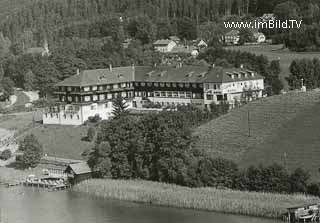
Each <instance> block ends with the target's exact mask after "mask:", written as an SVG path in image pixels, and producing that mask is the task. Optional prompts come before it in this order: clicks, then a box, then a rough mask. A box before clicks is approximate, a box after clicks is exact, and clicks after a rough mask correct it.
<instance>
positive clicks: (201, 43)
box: [197, 39, 208, 49]
mask: <svg viewBox="0 0 320 223" xmlns="http://www.w3.org/2000/svg"><path fill="white" fill-rule="evenodd" d="M197 47H199V48H200V49H203V48H207V47H208V44H207V43H206V42H205V41H204V40H203V39H200V40H198V42H197Z"/></svg>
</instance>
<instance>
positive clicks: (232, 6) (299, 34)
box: [0, 0, 320, 98]
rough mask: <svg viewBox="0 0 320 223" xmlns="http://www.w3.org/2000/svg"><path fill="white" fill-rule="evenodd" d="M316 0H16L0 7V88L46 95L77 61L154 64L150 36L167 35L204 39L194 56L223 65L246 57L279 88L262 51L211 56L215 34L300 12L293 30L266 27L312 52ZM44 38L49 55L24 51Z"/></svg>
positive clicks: (319, 33)
mask: <svg viewBox="0 0 320 223" xmlns="http://www.w3.org/2000/svg"><path fill="white" fill-rule="evenodd" d="M5 2H6V1H3V2H1V4H4V5H5ZM10 3H11V2H10ZM8 4H9V3H8ZM319 4H320V1H319V0H308V1H297V0H295V1H285V0H270V1H264V0H200V1H194V0H173V1H169V0H148V1H142V0H120V1H118V0H80V1H79V0H68V1H62V0H51V1H49V0H42V1H36V0H29V1H25V2H24V3H23V4H21V2H19V1H18V0H16V1H15V2H13V3H12V4H10V7H4V8H1V9H0V15H2V16H3V15H6V16H5V18H4V19H3V20H2V21H1V24H0V30H1V32H0V65H1V66H0V67H1V69H0V74H1V75H0V80H1V82H0V90H1V91H2V92H4V95H2V97H4V98H7V97H8V95H10V94H11V93H12V86H13V83H14V85H15V86H16V87H21V88H24V89H27V90H39V91H40V93H41V95H42V96H47V95H50V91H51V90H52V88H51V87H52V85H53V84H54V83H56V82H57V81H59V80H63V79H64V78H66V77H69V76H70V75H72V74H73V73H74V72H75V70H76V68H80V69H97V68H105V67H107V66H108V65H109V64H113V65H114V66H125V65H130V64H132V63H135V64H136V65H153V64H155V63H160V62H161V59H162V56H161V55H160V54H158V53H156V52H154V50H153V47H152V43H153V41H154V40H156V39H162V38H168V37H169V36H172V35H175V36H178V37H179V38H181V39H182V40H184V41H185V42H188V41H191V40H194V39H197V38H202V39H204V40H206V41H207V42H208V43H209V46H210V47H211V48H210V49H208V50H207V51H206V52H203V53H202V54H201V55H200V57H199V59H203V60H205V61H206V62H208V63H215V62H217V63H218V64H219V65H222V66H239V65H240V63H242V64H245V66H246V67H248V68H252V69H254V70H256V71H258V72H261V74H262V75H263V76H268V78H267V84H268V85H271V86H274V89H278V88H280V87H281V83H280V82H279V81H278V78H277V75H278V74H276V75H273V74H271V75H269V74H268V72H269V70H267V69H266V67H268V66H269V65H268V63H269V62H268V61H267V62H265V63H260V62H261V61H263V60H262V59H261V58H259V57H257V56H249V57H248V56H247V55H246V54H244V55H241V56H244V58H246V59H235V58H237V57H238V56H239V54H238V53H237V52H228V53H222V54H220V55H223V56H219V58H216V56H215V55H214V54H215V53H220V52H219V50H220V49H221V43H220V38H221V36H222V35H223V34H224V33H225V32H226V30H225V28H224V27H223V25H222V24H223V22H222V21H224V20H239V21H241V20H248V19H254V18H256V17H257V16H261V15H262V14H263V13H272V12H274V14H275V15H276V16H277V18H281V19H286V18H290V19H292V18H302V19H303V21H304V26H303V27H302V28H301V29H300V30H292V31H288V30H265V33H266V34H267V36H268V37H270V38H272V39H273V40H274V42H275V43H284V44H285V46H287V47H289V49H291V50H295V51H309V50H313V51H315V50H319V47H320V41H319V40H320V28H319V27H320V26H319V20H320V19H319V18H320V10H319ZM14 6H16V7H14ZM4 9H6V11H5V12H4V11H2V10H4ZM127 38H131V39H133V41H132V42H131V44H130V45H129V47H128V48H124V47H123V45H122V43H123V40H125V39H127ZM45 41H48V43H49V49H50V53H51V54H50V56H48V57H39V55H30V54H26V53H25V52H26V50H27V49H29V48H32V47H39V46H40V47H41V46H43V44H44V42H45ZM181 56H182V57H186V55H181ZM212 56H213V57H212ZM239 58H242V57H239ZM216 60H217V61H216ZM259 60H260V62H259ZM193 62H194V63H199V61H191V63H193ZM188 63H190V61H188ZM259 63H260V64H266V66H260V65H259ZM274 63H275V62H274ZM272 76H273V77H272ZM274 91H275V92H279V90H274Z"/></svg>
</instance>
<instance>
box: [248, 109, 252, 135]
mask: <svg viewBox="0 0 320 223" xmlns="http://www.w3.org/2000/svg"><path fill="white" fill-rule="evenodd" d="M247 121H248V123H247V124H248V137H250V136H251V126H250V110H249V107H248V111H247Z"/></svg>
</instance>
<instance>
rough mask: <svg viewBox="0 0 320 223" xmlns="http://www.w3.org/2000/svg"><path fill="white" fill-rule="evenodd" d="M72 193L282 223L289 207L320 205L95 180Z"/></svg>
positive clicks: (304, 199) (293, 198) (303, 199)
mask: <svg viewBox="0 0 320 223" xmlns="http://www.w3.org/2000/svg"><path fill="white" fill-rule="evenodd" d="M72 190H73V191H75V192H79V193H83V194H88V195H92V196H95V197H98V198H104V199H113V200H121V201H129V202H136V203H145V204H150V205H158V206H165V207H174V208H185V209H193V210H200V211H212V212H217V213H225V214H235V215H245V216H250V217H262V218H272V219H280V218H281V217H282V216H283V214H284V213H286V208H287V207H290V206H295V205H297V204H300V203H308V202H311V203H312V202H320V199H319V198H316V197H311V196H304V195H301V194H296V195H286V194H272V193H259V192H245V191H235V190H230V189H228V190H223V189H216V188H209V187H207V188H188V187H182V186H177V185H173V184H165V183H158V182H151V181H142V180H112V179H92V180H88V181H84V182H82V183H80V184H78V185H75V186H74V187H73V189H72Z"/></svg>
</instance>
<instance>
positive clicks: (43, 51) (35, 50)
mask: <svg viewBox="0 0 320 223" xmlns="http://www.w3.org/2000/svg"><path fill="white" fill-rule="evenodd" d="M25 53H26V54H32V55H41V56H50V51H49V46H48V42H47V41H45V42H44V45H43V47H31V48H28V49H27V50H26V51H25Z"/></svg>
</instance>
